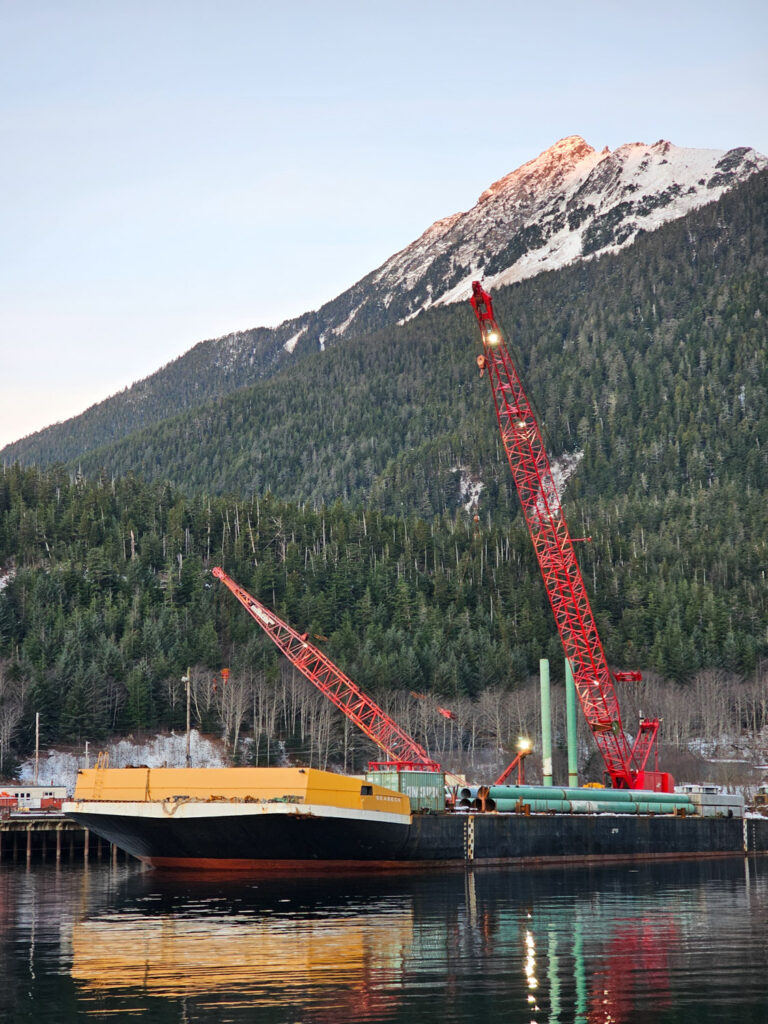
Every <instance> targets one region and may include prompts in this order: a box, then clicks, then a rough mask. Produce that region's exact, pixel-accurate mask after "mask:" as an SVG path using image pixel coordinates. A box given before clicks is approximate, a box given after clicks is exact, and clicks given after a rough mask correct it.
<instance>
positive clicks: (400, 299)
mask: <svg viewBox="0 0 768 1024" xmlns="http://www.w3.org/2000/svg"><path fill="white" fill-rule="evenodd" d="M766 167H768V158H766V157H765V156H762V155H761V154H759V153H757V152H756V151H755V150H754V149H749V148H746V147H740V148H738V149H732V150H729V151H728V152H722V151H721V150H713V149H682V148H680V147H678V146H673V145H672V144H671V143H669V142H665V141H663V140H661V141H659V142H656V143H654V144H653V145H651V146H648V145H645V144H644V143H640V142H636V143H629V144H627V145H624V146H620V147H619V148H618V149H617V150H615V151H613V152H611V151H610V150H609V149H608V148H605V149H603V150H602V151H600V152H598V151H597V150H595V149H593V147H592V146H590V145H588V144H587V143H586V142H585V141H584V139H582V138H581V137H580V136H578V135H571V136H569V137H568V138H565V139H561V140H560V141H559V142H557V143H555V145H554V146H551V147H550V148H549V149H547V150H545V151H544V152H543V153H541V154H540V155H539V156H537V157H536V158H535V159H534V160H530V161H528V163H526V164H523V166H522V167H519V168H517V170H515V171H512V172H511V173H510V174H507V175H506V176H505V177H503V178H501V179H500V180H499V181H497V182H495V183H494V184H493V185H491V186H490V188H488V189H486V190H485V192H483V193H482V195H481V196H480V197H479V199H478V201H477V203H476V205H475V206H473V207H472V209H471V210H469V211H467V212H465V213H456V214H453V215H452V216H450V217H445V218H443V219H441V220H438V221H436V222H435V223H434V224H432V225H431V226H430V227H429V228H427V230H426V231H425V232H424V234H423V235H421V237H420V238H418V239H416V241H414V242H412V243H411V244H410V245H408V246H406V247H405V248H404V249H402V250H401V251H400V252H398V253H395V255H393V256H391V257H390V258H389V259H388V260H387V261H386V262H385V263H383V264H382V266H380V267H379V268H378V269H376V270H374V271H372V272H371V273H369V274H367V275H366V276H365V277H363V278H361V279H360V280H359V281H358V282H357V283H356V284H354V285H352V287H351V288H348V289H347V290H346V291H345V292H342V294H341V295H338V296H336V298H334V299H331V300H330V301H329V302H326V303H325V304H324V305H323V306H321V307H320V308H319V309H318V310H312V311H308V312H306V313H303V314H301V315H300V316H297V317H294V318H293V319H291V320H287V321H285V322H284V323H282V324H280V325H279V326H278V327H276V328H267V327H257V328H253V329H252V330H248V331H241V332H237V333H234V334H230V335H227V336H226V337H223V338H216V339H212V340H209V341H204V342H200V343H199V344H198V345H196V346H194V348H192V349H190V351H189V352H187V353H185V355H183V356H180V357H179V359H177V360H174V362H173V363H169V364H168V366H166V367H163V368H162V369H160V370H158V371H157V372H156V373H154V374H152V375H151V376H150V377H147V378H145V379H144V380H143V381H139V382H137V383H136V384H134V385H132V386H131V387H130V388H128V389H126V390H125V391H124V392H121V393H120V394H118V395H113V396H112V397H111V398H109V399H107V400H106V401H104V402H101V403H99V404H98V405H96V406H93V407H92V408H91V409H89V410H86V411H85V412H84V413H82V414H81V415H80V416H79V417H74V418H73V419H71V420H68V421H66V422H65V423H63V424H57V425H54V426H53V427H48V428H46V429H45V430H43V431H39V432H38V433H36V434H34V435H31V436H30V437H29V438H25V439H22V440H21V441H18V442H15V443H14V444H11V445H8V446H6V448H4V449H3V450H2V452H0V456H2V458H3V459H4V460H6V461H13V460H15V459H20V460H21V461H23V462H25V463H29V462H38V463H40V464H45V463H47V462H51V461H67V460H69V459H73V458H76V457H78V456H79V455H81V454H82V453H83V452H86V451H88V450H90V449H92V448H95V447H98V446H100V445H103V444H105V443H111V442H114V441H116V440H119V438H120V437H123V436H127V435H128V434H130V433H132V432H133V431H134V430H137V429H139V428H141V427H143V426H146V425H148V424H151V423H154V422H157V421H159V420H161V419H164V418H166V417H167V416H168V409H169V401H168V396H169V394H173V407H174V409H175V410H176V411H179V412H180V411H182V410H184V409H189V408H193V407H195V406H198V405H200V404H202V403H203V402H205V401H207V400H209V399H211V398H218V397H220V396H222V395H225V394H227V393H229V392H231V391H234V390H236V389H238V388H241V387H244V386H247V385H249V384H253V383H255V382H256V381H258V380H260V379H263V378H264V377H265V376H268V375H270V374H272V373H274V372H277V371H279V370H280V368H281V366H283V365H284V364H285V361H286V360H291V361H293V360H295V359H297V358H300V357H301V356H302V355H306V354H307V353H309V352H313V351H317V350H318V349H319V350H321V351H322V350H323V349H325V348H326V347H327V346H329V345H332V344H334V343H335V342H336V341H338V340H339V339H340V338H344V337H347V336H352V335H359V334H367V333H370V332H372V331H375V330H378V329H380V328H382V327H387V326H390V325H393V324H395V323H401V322H403V321H405V320H408V319H410V318H411V317H413V316H415V315H416V314H417V313H419V312H420V311H421V310H424V309H428V308H429V307H430V306H434V305H438V304H444V303H450V302H457V301H460V300H462V299H464V298H466V297H467V296H468V295H469V291H470V286H471V282H472V280H473V279H476V278H481V279H482V280H483V282H484V284H485V286H486V287H489V288H494V287H498V286H499V285H503V284H511V283H513V282H515V281H520V280H523V279H524V278H529V277H533V276H534V275H536V274H539V273H541V272H542V271H547V270H556V269H558V268H559V267H563V266H566V265H567V264H569V263H574V262H576V261H578V260H582V259H590V258H592V257H594V256H598V255H600V254H602V253H611V252H616V251H618V250H619V249H622V248H624V247H626V246H628V245H631V244H632V242H633V241H634V240H635V238H636V237H637V235H638V232H640V231H651V230H653V229H655V228H657V227H659V226H660V225H661V224H663V223H664V222H666V221H670V220H673V219H675V218H678V217H682V216H684V215H685V214H686V213H688V212H689V211H691V210H693V209H695V208H696V207H699V206H703V205H704V204H706V203H710V202H713V201H715V200H716V199H719V198H720V196H721V195H722V194H723V192H725V191H726V190H728V189H729V188H731V187H733V186H734V185H737V184H739V183H740V182H742V181H744V180H745V179H747V178H748V177H749V176H750V175H752V174H755V173H756V172H758V171H760V170H763V169H764V168H766Z"/></svg>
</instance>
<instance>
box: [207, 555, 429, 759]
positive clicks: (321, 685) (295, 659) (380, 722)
mask: <svg viewBox="0 0 768 1024" xmlns="http://www.w3.org/2000/svg"><path fill="white" fill-rule="evenodd" d="M213 575H214V576H215V577H216V579H218V580H221V582H222V583H223V584H224V586H225V587H227V588H228V589H229V590H231V591H232V593H233V594H234V595H235V597H236V598H237V600H238V601H239V602H240V604H241V605H242V606H243V608H245V610H246V611H247V612H248V614H249V615H250V616H251V618H253V619H254V620H255V622H257V623H258V625H259V626H261V628H262V629H263V630H264V632H265V633H266V634H267V636H268V637H269V638H270V640H272V642H273V643H274V644H275V646H276V647H277V649H278V650H279V651H280V652H281V653H282V654H284V655H285V657H286V658H288V660H289V661H290V662H291V663H292V664H293V665H295V666H296V668H297V669H298V670H299V672H301V673H302V674H303V675H305V676H306V677H307V679H308V680H309V681H310V683H312V684H313V685H314V686H316V687H317V688H318V690H320V692H321V693H322V694H324V695H325V696H326V697H327V698H328V699H329V700H331V701H333V703H334V704H335V705H336V707H337V708H340V709H341V710H342V711H343V712H344V714H345V715H346V716H347V718H349V719H350V721H352V722H354V724H355V725H356V726H357V727H358V728H359V729H361V730H362V731H363V732H364V733H365V735H366V736H367V737H368V739H370V740H373V742H374V743H375V744H376V746H377V747H379V748H380V749H381V750H383V751H384V753H385V754H386V755H387V757H388V758H390V759H391V762H392V764H393V765H397V766H398V767H399V768H410V767H414V768H418V769H420V770H422V771H440V765H439V764H437V762H435V761H433V760H432V758H431V757H430V756H429V754H428V753H427V752H426V750H425V749H424V748H423V747H422V746H420V744H418V743H417V742H416V741H415V740H414V739H412V738H411V737H410V736H409V735H408V734H407V733H406V732H404V731H403V730H402V729H401V728H400V726H399V725H398V724H397V722H395V721H393V719H392V718H390V716H389V715H388V714H387V713H386V711H384V710H383V709H382V708H380V707H379V705H378V704H376V702H375V701H373V700H371V698H370V697H367V696H366V695H365V694H364V693H363V691H362V690H361V689H360V687H359V686H357V684H356V683H354V682H353V681H352V680H351V679H350V678H349V676H347V675H345V674H344V673H343V672H342V671H341V669H340V668H338V666H336V665H334V663H333V662H332V661H331V659H330V658H329V657H328V656H327V655H325V654H323V652H322V651H321V650H319V649H318V648H317V647H315V646H314V644H311V643H310V642H309V640H308V639H307V634H306V633H298V632H297V631H296V630H295V629H293V628H292V627H291V626H289V625H288V624H287V623H285V622H283V620H282V619H279V618H278V617H277V615H275V613H274V612H273V611H270V609H269V608H267V607H266V605H263V604H262V603H261V601H257V600H256V598H255V597H252V596H251V594H249V593H248V591H247V590H244V589H243V588H242V587H241V586H240V585H239V584H238V583H235V581H234V580H233V579H232V578H231V577H230V576H227V574H226V573H225V572H224V570H223V569H220V568H219V567H218V566H217V567H216V568H215V569H214V570H213ZM380 764H381V762H379V765H380Z"/></svg>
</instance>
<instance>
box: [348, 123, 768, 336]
mask: <svg viewBox="0 0 768 1024" xmlns="http://www.w3.org/2000/svg"><path fill="white" fill-rule="evenodd" d="M766 166H768V159H766V157H764V156H762V155H760V154H759V153H756V152H755V150H753V149H747V148H740V149H733V150H730V151H729V152H727V153H724V152H722V151H721V150H712V149H680V148H679V147H677V146H673V145H672V144H671V143H669V142H665V141H663V140H661V141H659V142H656V143H654V144H653V145H652V146H647V145H645V144H644V143H641V142H636V143H629V144H628V145H624V146H621V147H619V149H617V150H615V151H614V152H610V150H608V149H607V148H606V149H604V150H602V151H601V152H599V153H598V152H597V151H596V150H595V149H593V148H592V146H589V145H588V144H587V143H586V142H585V141H584V139H582V138H581V137H580V136H578V135H571V136H569V137H568V138H566V139H561V140H560V141H559V142H557V143H555V145H554V146H552V147H550V149H547V150H546V151H545V152H544V153H542V154H541V155H540V156H538V157H536V159H535V160H531V161H529V162H528V163H527V164H523V166H522V167H519V168H518V169H517V170H516V171H513V172H512V173H511V174H508V175H507V176H506V177H504V178H502V179H501V180H499V181H497V182H496V183H495V184H493V185H491V187H490V188H489V189H487V190H486V191H485V192H483V194H482V195H481V196H480V198H479V200H478V202H477V205H476V206H474V207H473V208H472V209H471V210H469V212H468V213H463V214H456V215H455V216H454V217H449V218H447V219H446V220H442V221H438V222H437V223H436V224H433V225H432V227H431V228H429V230H428V231H426V232H425V233H424V234H423V235H422V237H421V238H419V239H418V241H416V242H414V243H413V244H412V245H409V246H408V247H407V248H406V249H403V251H402V252H400V253H398V254H397V255H396V256H393V257H392V258H391V259H390V260H388V261H387V262H386V263H385V264H384V266H383V267H381V268H380V270H379V271H377V272H376V274H375V275H374V278H373V282H372V283H373V285H374V288H375V291H376V293H377V295H379V296H380V301H381V302H382V304H383V305H384V306H385V307H386V308H391V306H392V304H393V303H397V304H398V306H399V307H400V312H401V315H403V316H413V315H414V314H415V313H417V312H419V311H420V310H421V309H424V308H427V307H429V306H431V305H433V304H435V303H445V302H456V301H458V300H460V299H465V298H467V296H468V295H469V292H470V285H471V281H472V280H473V278H476V277H482V279H483V281H484V285H485V287H491V288H493V287H498V286H499V285H502V284H511V283H513V282H514V281H520V280H523V279H524V278H527V277H533V276H534V275H535V274H540V273H541V272H542V271H545V270H556V269H558V268H559V267H562V266H565V265H566V264H568V263H573V262H574V261H575V260H578V259H584V258H591V257H594V256H596V255H599V254H601V253H605V252H616V251H618V250H619V249H620V248H622V247H624V246H627V245H630V244H631V243H632V242H633V241H634V239H635V238H636V237H637V234H638V232H640V231H652V230H653V229H654V228H657V227H659V226H660V225H661V224H663V223H665V222H666V221H670V220H674V219H675V218H677V217H682V216H683V215H684V214H686V213H688V212H689V211H690V210H693V209H695V208H696V207H699V206H703V205H704V204H705V203H709V202H712V201H713V200H715V199H718V198H719V197H720V196H721V195H722V193H723V192H724V191H725V190H726V189H728V188H730V187H731V186H732V185H734V184H736V183H737V182H740V181H743V180H744V179H745V178H747V177H749V175H751V174H754V173H755V172H756V171H759V170H762V169H763V168H765V167H766ZM382 292H383V294H381V293H382ZM362 309H363V307H362V306H361V311H362ZM356 315H359V314H356ZM354 321H355V318H354V316H353V318H352V320H351V322H350V324H348V325H347V326H345V328H344V330H349V329H350V327H353V326H354Z"/></svg>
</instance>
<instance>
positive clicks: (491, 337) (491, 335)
mask: <svg viewBox="0 0 768 1024" xmlns="http://www.w3.org/2000/svg"><path fill="white" fill-rule="evenodd" d="M485 340H486V341H487V342H488V344H489V345H497V344H498V342H499V336H498V334H497V333H496V331H489V332H488V333H487V334H486V336H485Z"/></svg>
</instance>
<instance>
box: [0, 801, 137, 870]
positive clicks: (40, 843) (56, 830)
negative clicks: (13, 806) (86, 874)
mask: <svg viewBox="0 0 768 1024" xmlns="http://www.w3.org/2000/svg"><path fill="white" fill-rule="evenodd" d="M118 859H119V860H120V861H121V862H127V861H132V860H134V858H133V857H131V855H130V854H128V853H125V851H124V850H119V849H118V847H117V846H115V845H114V843H108V842H107V841H106V840H105V839H101V838H100V837H99V836H95V835H92V834H91V832H90V831H89V830H88V829H87V828H84V827H83V826H82V825H79V824H78V823H77V822H75V821H72V820H71V818H67V817H66V816H65V815H63V814H52V813H45V814H41V813H37V814H35V812H34V811H33V812H31V813H24V814H12V815H11V816H10V817H6V818H2V819H0V870H2V868H3V867H4V866H5V865H6V864H17V863H21V864H23V863H25V862H26V863H27V864H31V863H33V862H34V863H38V864H40V863H55V864H62V863H64V864H75V863H81V864H88V863H106V862H108V861H110V860H111V861H112V863H113V864H116V863H117V862H118Z"/></svg>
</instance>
